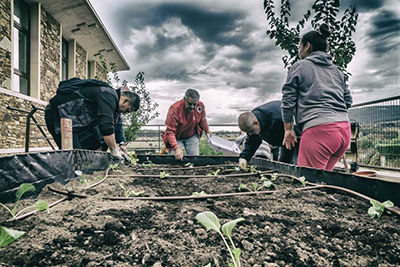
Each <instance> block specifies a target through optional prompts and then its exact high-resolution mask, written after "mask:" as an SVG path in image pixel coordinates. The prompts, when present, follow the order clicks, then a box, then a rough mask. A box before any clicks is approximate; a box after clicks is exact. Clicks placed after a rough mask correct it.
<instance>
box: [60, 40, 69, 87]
mask: <svg viewBox="0 0 400 267" xmlns="http://www.w3.org/2000/svg"><path fill="white" fill-rule="evenodd" d="M61 57H62V62H61V80H62V81H63V80H66V79H68V41H67V40H65V39H64V38H62V44H61Z"/></svg>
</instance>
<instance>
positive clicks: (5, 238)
mask: <svg viewBox="0 0 400 267" xmlns="http://www.w3.org/2000/svg"><path fill="white" fill-rule="evenodd" d="M24 234H25V232H23V231H17V230H12V229H8V228H5V227H3V226H1V227H0V248H2V247H5V246H8V245H9V244H11V243H12V242H14V241H15V240H17V239H18V238H20V237H21V236H23V235H24Z"/></svg>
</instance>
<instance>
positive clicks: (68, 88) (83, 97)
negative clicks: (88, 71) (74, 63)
mask: <svg viewBox="0 0 400 267" xmlns="http://www.w3.org/2000/svg"><path fill="white" fill-rule="evenodd" d="M120 96H121V92H120V90H115V89H114V88H112V87H110V86H109V85H108V84H107V83H104V82H101V81H98V80H81V79H79V78H72V79H69V80H66V81H62V82H61V83H60V84H59V87H58V89H57V95H56V96H54V97H53V98H52V99H50V101H49V102H50V105H51V110H52V114H53V119H54V124H55V126H56V132H58V131H57V130H59V129H57V128H58V127H59V124H60V122H59V120H60V118H71V119H72V121H73V124H72V127H73V130H74V132H75V131H80V130H84V129H87V128H91V127H94V126H95V125H99V129H100V133H101V134H102V135H103V136H104V135H111V134H113V133H114V128H115V125H114V123H115V121H116V118H117V116H118V114H119V105H118V103H119V99H120Z"/></svg>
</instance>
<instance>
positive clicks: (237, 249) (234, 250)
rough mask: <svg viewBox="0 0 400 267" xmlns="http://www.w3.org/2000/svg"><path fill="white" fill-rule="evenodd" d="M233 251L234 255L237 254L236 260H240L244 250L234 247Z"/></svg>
mask: <svg viewBox="0 0 400 267" xmlns="http://www.w3.org/2000/svg"><path fill="white" fill-rule="evenodd" d="M232 253H233V256H235V260H238V259H239V258H240V254H241V253H242V251H241V250H240V248H234V249H232Z"/></svg>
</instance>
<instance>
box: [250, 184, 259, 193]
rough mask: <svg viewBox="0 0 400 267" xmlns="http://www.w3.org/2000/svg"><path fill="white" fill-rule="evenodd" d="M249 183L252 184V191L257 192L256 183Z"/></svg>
mask: <svg viewBox="0 0 400 267" xmlns="http://www.w3.org/2000/svg"><path fill="white" fill-rule="evenodd" d="M251 185H252V186H253V190H254V192H257V191H258V184H257V183H251Z"/></svg>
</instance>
